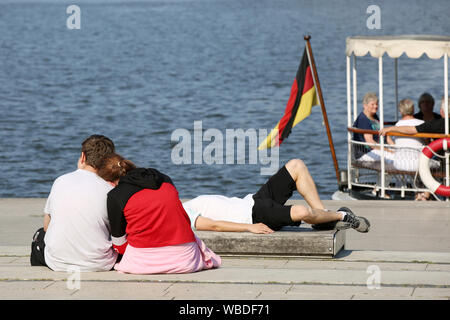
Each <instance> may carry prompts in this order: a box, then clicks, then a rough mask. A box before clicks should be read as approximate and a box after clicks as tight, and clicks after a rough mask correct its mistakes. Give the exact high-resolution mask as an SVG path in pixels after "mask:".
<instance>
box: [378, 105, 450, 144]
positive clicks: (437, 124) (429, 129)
mask: <svg viewBox="0 0 450 320" xmlns="http://www.w3.org/2000/svg"><path fill="white" fill-rule="evenodd" d="M444 98H445V97H442V100H441V110H440V113H441V116H442V118H440V119H433V120H430V121H426V122H424V123H422V124H420V125H418V126H401V127H399V126H393V127H387V128H383V130H381V131H380V134H381V135H383V136H384V135H386V133H388V132H398V133H403V134H417V133H442V134H444V133H445V99H444ZM449 101H450V98H449ZM448 108H449V110H448V111H449V113H450V103H449V105H448ZM449 119H450V118H449ZM449 119H447V121H449Z"/></svg>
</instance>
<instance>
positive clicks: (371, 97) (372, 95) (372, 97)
mask: <svg viewBox="0 0 450 320" xmlns="http://www.w3.org/2000/svg"><path fill="white" fill-rule="evenodd" d="M371 101H378V96H377V94H376V93H375V92H367V93H366V94H365V95H364V98H363V104H369V102H371Z"/></svg>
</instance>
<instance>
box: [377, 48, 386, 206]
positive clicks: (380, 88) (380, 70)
mask: <svg viewBox="0 0 450 320" xmlns="http://www.w3.org/2000/svg"><path fill="white" fill-rule="evenodd" d="M378 94H379V96H380V97H379V99H380V100H379V102H378V103H379V108H380V129H383V127H384V111H383V56H381V57H379V58H378ZM379 139H380V146H381V197H382V198H384V196H385V190H384V189H385V181H384V172H385V165H384V137H383V136H382V135H380V136H379Z"/></svg>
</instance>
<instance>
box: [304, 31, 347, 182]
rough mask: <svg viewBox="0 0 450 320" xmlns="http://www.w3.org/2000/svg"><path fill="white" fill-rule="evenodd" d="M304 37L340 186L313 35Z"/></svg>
mask: <svg viewBox="0 0 450 320" xmlns="http://www.w3.org/2000/svg"><path fill="white" fill-rule="evenodd" d="M304 39H305V41H306V46H307V48H308V50H306V53H307V54H308V60H309V64H310V66H311V69H312V71H313V80H314V85H315V87H316V89H317V95H318V96H319V102H320V107H321V109H322V115H323V120H324V122H325V127H326V129H327V135H328V143H329V145H330V151H331V155H332V157H333V163H334V169H335V171H336V179H337V182H338V186H340V182H341V179H340V176H339V165H338V161H337V158H336V152H335V150H334V144H333V137H332V136H331V130H330V125H329V123H328V116H327V110H326V109H325V103H324V102H323V96H322V89H321V88H320V82H319V76H318V75H317V70H316V64H315V62H314V56H313V53H312V49H311V43H310V42H309V40H310V39H311V36H310V35H306V36H304Z"/></svg>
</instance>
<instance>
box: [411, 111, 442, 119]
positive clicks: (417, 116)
mask: <svg viewBox="0 0 450 320" xmlns="http://www.w3.org/2000/svg"><path fill="white" fill-rule="evenodd" d="M413 117H414V118H416V119H420V120H423V113H422V111H419V112H417V113H416V114H414V116H413ZM441 118H442V117H441V115H440V114H439V113H436V112H433V119H441Z"/></svg>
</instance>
